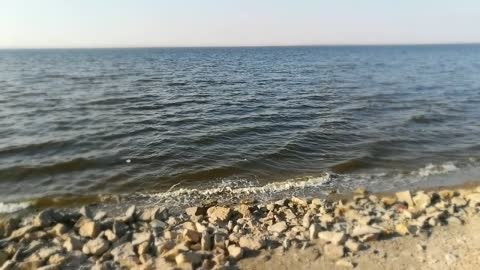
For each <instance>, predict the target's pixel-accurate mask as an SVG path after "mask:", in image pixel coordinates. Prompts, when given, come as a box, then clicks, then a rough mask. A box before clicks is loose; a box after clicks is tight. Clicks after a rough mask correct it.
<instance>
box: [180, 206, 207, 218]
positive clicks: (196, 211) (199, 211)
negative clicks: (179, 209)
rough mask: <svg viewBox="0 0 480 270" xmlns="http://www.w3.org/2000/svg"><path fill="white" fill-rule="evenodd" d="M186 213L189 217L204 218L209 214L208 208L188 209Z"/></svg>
mask: <svg viewBox="0 0 480 270" xmlns="http://www.w3.org/2000/svg"><path fill="white" fill-rule="evenodd" d="M185 213H187V215H189V216H191V217H192V216H204V215H206V214H207V208H206V207H198V206H196V207H188V208H187V209H185Z"/></svg>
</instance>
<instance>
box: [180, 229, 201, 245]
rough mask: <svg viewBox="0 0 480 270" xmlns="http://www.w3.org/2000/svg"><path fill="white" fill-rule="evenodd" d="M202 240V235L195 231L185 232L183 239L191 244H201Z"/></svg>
mask: <svg viewBox="0 0 480 270" xmlns="http://www.w3.org/2000/svg"><path fill="white" fill-rule="evenodd" d="M201 238H202V234H201V233H199V232H197V231H194V230H184V232H183V239H184V240H185V241H187V242H191V243H199V242H200V239H201Z"/></svg>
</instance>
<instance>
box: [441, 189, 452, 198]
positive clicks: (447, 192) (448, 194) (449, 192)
mask: <svg viewBox="0 0 480 270" xmlns="http://www.w3.org/2000/svg"><path fill="white" fill-rule="evenodd" d="M438 195H439V196H440V198H441V199H442V200H448V199H450V198H452V197H453V195H454V192H453V191H452V190H448V189H446V190H441V191H439V192H438Z"/></svg>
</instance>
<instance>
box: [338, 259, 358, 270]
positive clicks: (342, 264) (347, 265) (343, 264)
mask: <svg viewBox="0 0 480 270" xmlns="http://www.w3.org/2000/svg"><path fill="white" fill-rule="evenodd" d="M335 266H336V268H341V269H353V268H354V267H355V266H354V265H353V263H352V262H351V261H348V260H346V259H341V260H338V261H337V262H336V263H335ZM336 268H335V269H336Z"/></svg>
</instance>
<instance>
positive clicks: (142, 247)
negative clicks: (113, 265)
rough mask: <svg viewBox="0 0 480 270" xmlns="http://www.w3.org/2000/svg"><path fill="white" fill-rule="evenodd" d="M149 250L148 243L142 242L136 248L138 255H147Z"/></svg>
mask: <svg viewBox="0 0 480 270" xmlns="http://www.w3.org/2000/svg"><path fill="white" fill-rule="evenodd" d="M149 250H150V243H149V242H143V243H141V244H140V245H138V247H137V253H138V255H143V254H147V253H148V251H149Z"/></svg>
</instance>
